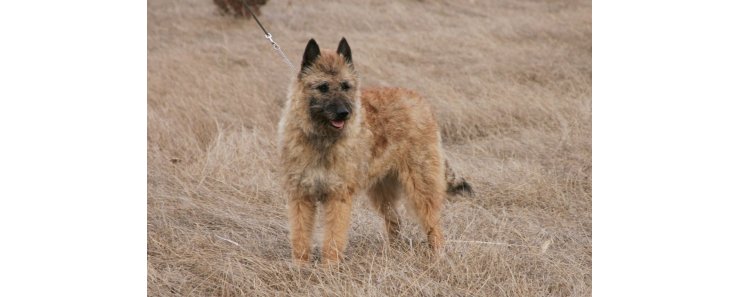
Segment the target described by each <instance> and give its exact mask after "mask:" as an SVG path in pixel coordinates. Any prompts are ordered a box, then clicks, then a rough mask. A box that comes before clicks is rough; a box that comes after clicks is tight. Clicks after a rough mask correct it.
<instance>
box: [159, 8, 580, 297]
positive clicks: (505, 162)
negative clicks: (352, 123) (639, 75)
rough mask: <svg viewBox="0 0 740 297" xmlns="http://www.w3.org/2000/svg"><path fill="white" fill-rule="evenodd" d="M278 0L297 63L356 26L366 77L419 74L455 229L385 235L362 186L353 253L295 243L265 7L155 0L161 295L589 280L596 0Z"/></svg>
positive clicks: (399, 80)
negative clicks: (460, 189) (432, 114)
mask: <svg viewBox="0 0 740 297" xmlns="http://www.w3.org/2000/svg"><path fill="white" fill-rule="evenodd" d="M310 3H311V4H308V3H306V2H304V1H283V0H272V1H269V2H268V3H267V5H265V6H264V7H262V9H261V10H262V16H261V17H260V19H261V21H262V22H263V23H264V24H265V26H266V27H267V29H268V30H270V31H271V33H272V34H273V35H274V36H275V40H276V41H277V42H278V43H279V44H280V45H281V46H282V47H283V49H284V50H285V52H286V54H287V55H288V57H289V58H290V59H291V60H292V62H293V63H294V64H300V57H301V55H302V53H303V49H304V47H305V45H306V42H307V41H308V39H309V38H312V37H313V38H316V40H317V41H318V43H319V45H320V46H322V48H323V49H324V50H334V49H336V46H337V43H338V42H339V40H340V39H341V38H342V37H343V36H344V37H346V38H347V39H348V41H349V43H350V45H351V46H352V52H353V59H354V61H355V63H356V66H357V69H358V71H359V73H360V76H361V79H362V85H363V86H402V87H407V88H411V89H414V90H417V91H418V92H420V93H421V94H423V95H424V96H425V97H426V98H427V99H428V100H429V101H430V102H431V104H432V105H433V106H434V108H435V110H436V113H437V114H438V121H439V125H440V127H441V129H442V132H443V134H442V138H443V144H444V147H445V149H446V151H447V154H448V156H449V158H450V159H451V163H452V164H453V165H454V167H455V168H456V169H457V170H458V171H459V172H460V173H462V174H463V175H464V176H465V177H466V178H467V179H468V181H469V182H470V183H471V184H472V185H473V187H474V188H475V189H476V191H477V195H476V196H475V197H472V198H469V197H449V199H448V200H447V201H446V203H445V210H444V212H443V227H444V228H445V238H446V240H447V245H446V247H445V250H444V252H443V256H442V257H440V258H439V259H437V260H432V259H429V258H427V257H425V256H424V255H423V254H424V251H425V249H426V246H425V245H424V241H425V236H424V234H422V233H421V232H420V231H419V229H418V227H417V225H416V224H415V223H414V222H413V221H412V220H411V219H410V218H408V217H407V216H405V215H404V218H405V220H404V225H403V226H402V229H403V231H402V234H403V237H404V241H405V243H404V244H402V245H401V246H398V247H395V246H394V247H389V246H387V245H386V244H385V242H384V236H385V234H384V229H383V225H382V221H381V219H380V217H379V216H378V215H377V214H376V213H375V212H373V211H372V209H371V208H370V206H369V203H368V202H367V201H366V199H365V197H364V196H360V197H357V199H356V200H355V202H354V207H353V211H352V212H353V218H352V226H351V229H350V233H349V245H348V249H347V253H346V261H345V262H344V263H342V264H341V265H340V266H339V267H336V268H332V269H326V268H324V267H321V266H318V265H313V266H308V267H296V266H294V265H293V264H292V262H291V256H290V244H289V242H288V227H287V223H288V220H287V217H286V197H285V195H284V193H283V191H282V190H281V186H280V185H281V183H280V182H279V181H280V179H279V176H278V173H277V165H278V164H277V153H276V144H277V139H276V138H277V124H278V120H279V115H280V111H281V108H282V106H283V103H284V101H285V98H286V92H287V87H288V83H289V81H290V79H291V78H292V77H293V76H294V75H295V73H293V72H291V71H290V70H289V68H288V67H287V66H286V65H285V64H284V63H283V62H282V60H281V58H280V57H279V56H278V55H277V54H276V53H274V52H273V51H272V50H271V48H270V46H269V44H268V43H267V42H266V41H265V39H264V37H263V36H262V33H261V31H260V30H259V28H258V26H257V25H256V23H255V22H254V20H244V19H234V18H230V17H223V16H220V15H219V14H218V13H217V9H216V7H215V5H213V3H212V1H210V0H177V1H176V0H150V1H148V25H147V26H148V29H147V47H148V114H147V116H148V133H147V139H148V146H147V151H148V154H147V171H148V172H147V174H148V178H147V183H148V198H147V204H148V219H147V223H148V224H147V226H148V227H147V243H148V247H147V259H148V294H149V295H151V296H351V295H363V296H590V295H591V287H592V284H591V277H592V273H591V261H592V260H591V259H592V256H591V246H592V244H591V243H592V233H591V230H592V229H591V228H592V226H591V222H592V217H591V195H592V190H591V180H592V174H591V137H592V135H591V81H592V80H591V2H590V1H587V0H586V1H582V0H573V1H570V0H554V1H543V0H536V1H535V0H527V1H520V0H491V1H483V0H470V1H467V0H464V1H433V0H426V1H412V0H403V1H360V0H350V1H338V2H335V1H311V2H310Z"/></svg>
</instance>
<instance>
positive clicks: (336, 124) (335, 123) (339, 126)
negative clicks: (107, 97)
mask: <svg viewBox="0 0 740 297" xmlns="http://www.w3.org/2000/svg"><path fill="white" fill-rule="evenodd" d="M331 125H332V126H334V127H336V128H337V129H342V127H344V121H331Z"/></svg>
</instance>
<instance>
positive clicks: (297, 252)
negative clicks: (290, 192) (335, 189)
mask: <svg viewBox="0 0 740 297" xmlns="http://www.w3.org/2000/svg"><path fill="white" fill-rule="evenodd" d="M315 215H316V204H315V203H314V202H313V201H312V200H311V199H310V198H308V197H296V198H293V197H291V199H290V201H288V217H289V218H290V243H291V245H292V248H293V261H295V262H296V263H299V264H302V263H306V262H308V260H309V259H310V257H311V235H312V233H313V226H314V217H315Z"/></svg>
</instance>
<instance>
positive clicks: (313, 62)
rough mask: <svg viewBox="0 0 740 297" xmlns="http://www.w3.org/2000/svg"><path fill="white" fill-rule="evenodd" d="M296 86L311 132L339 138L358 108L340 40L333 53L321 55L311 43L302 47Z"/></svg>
mask: <svg viewBox="0 0 740 297" xmlns="http://www.w3.org/2000/svg"><path fill="white" fill-rule="evenodd" d="M297 82H298V83H299V84H300V85H301V86H300V88H299V90H300V92H302V94H301V96H299V98H302V99H301V100H305V101H306V102H304V104H305V105H304V106H307V109H308V113H309V115H310V117H311V120H312V122H313V125H314V126H315V127H314V128H316V129H318V130H319V131H321V132H324V133H322V134H334V135H339V134H341V132H342V131H343V130H344V129H346V127H345V124H346V123H348V122H351V121H352V120H353V119H354V118H355V117H356V115H355V113H356V110H357V108H358V103H359V102H358V94H359V93H358V92H359V91H358V79H357V73H356V72H355V69H354V66H353V64H352V52H351V51H350V48H349V44H348V43H347V40H346V39H344V38H342V41H340V42H339V47H338V48H337V51H336V53H332V52H328V53H322V52H321V50H320V49H319V45H318V44H317V43H316V41H315V40H313V39H311V40H310V41H309V42H308V44H307V45H306V50H305V51H304V53H303V61H302V62H301V71H300V73H299V74H298V80H297Z"/></svg>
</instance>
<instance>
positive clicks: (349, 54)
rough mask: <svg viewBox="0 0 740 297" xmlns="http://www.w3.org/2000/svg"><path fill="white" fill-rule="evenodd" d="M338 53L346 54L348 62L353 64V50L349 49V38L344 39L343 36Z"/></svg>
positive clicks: (345, 57)
mask: <svg viewBox="0 0 740 297" xmlns="http://www.w3.org/2000/svg"><path fill="white" fill-rule="evenodd" d="M337 54H340V55H342V56H344V60H345V61H347V64H352V50H350V49H349V43H347V39H344V37H342V41H340V42H339V48H337Z"/></svg>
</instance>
